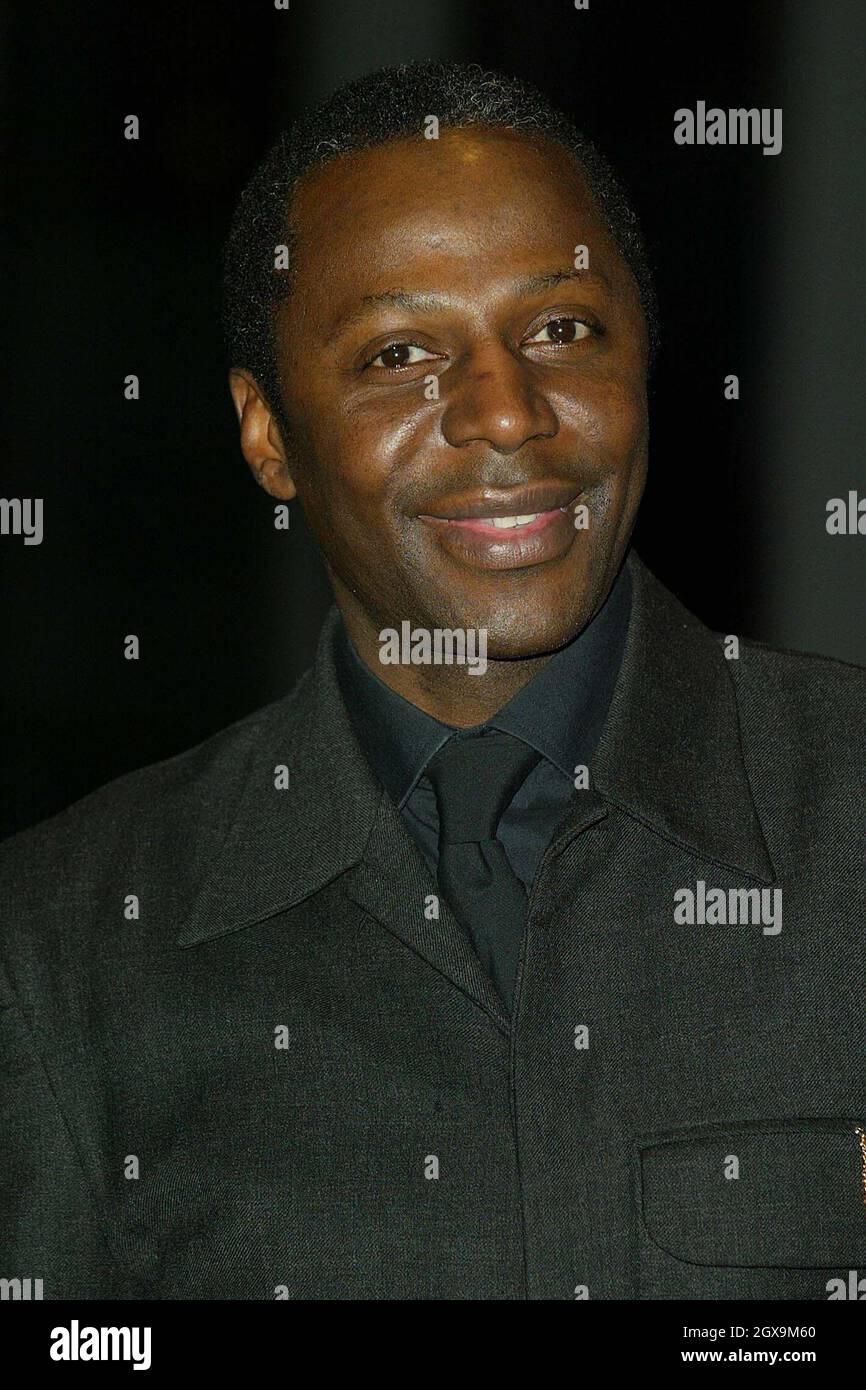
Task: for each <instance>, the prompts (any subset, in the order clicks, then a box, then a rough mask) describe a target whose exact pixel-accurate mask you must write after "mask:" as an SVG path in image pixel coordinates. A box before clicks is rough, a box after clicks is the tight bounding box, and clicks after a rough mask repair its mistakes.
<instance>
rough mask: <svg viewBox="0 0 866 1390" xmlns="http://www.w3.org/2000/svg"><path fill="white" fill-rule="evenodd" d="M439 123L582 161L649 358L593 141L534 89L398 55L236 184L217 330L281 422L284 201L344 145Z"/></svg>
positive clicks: (642, 250)
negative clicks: (528, 141)
mask: <svg viewBox="0 0 866 1390" xmlns="http://www.w3.org/2000/svg"><path fill="white" fill-rule="evenodd" d="M431 115H433V116H436V118H437V119H438V121H439V127H440V129H441V128H443V127H451V128H452V129H465V128H466V127H468V126H485V127H492V128H496V127H500V128H505V129H507V130H514V131H519V132H525V133H527V134H529V135H543V136H546V137H547V138H548V139H552V140H555V141H556V142H557V143H558V144H560V145H562V146H563V147H564V148H565V149H566V150H567V151H568V152H569V153H570V154H571V155H572V157H573V158H574V159H575V160H576V161H577V162H578V164H579V165H580V166H581V168H582V169H583V171H584V173H585V175H586V178H587V182H588V185H589V188H590V191H591V192H592V195H593V197H594V198H595V200H596V203H597V205H598V208H599V210H600V212H601V215H602V217H603V219H604V221H605V223H606V225H607V227H608V229H609V231H610V233H611V236H612V238H613V240H614V243H615V244H616V246H617V248H618V250H619V252H620V254H621V255H622V257H623V259H624V260H625V261H626V263H627V264H628V266H629V268H630V269H631V272H632V274H633V276H634V278H635V281H636V283H637V287H638V293H639V296H640V302H641V306H642V308H643V312H644V316H645V318H646V322H647V330H648V335H649V354H650V363H652V361H653V359H654V357H655V354H656V349H657V346H658V339H659V323H658V309H657V301H656V292H655V286H654V283H653V276H652V271H651V269H650V265H649V261H648V258H647V252H646V246H645V243H644V239H643V236H642V233H641V230H640V224H639V221H638V217H637V213H636V212H635V209H634V207H633V205H632V202H631V200H630V198H629V196H628V193H627V192H626V189H625V187H624V185H623V183H622V181H621V179H620V178H619V176H618V175H617V174H616V173H615V171H614V169H613V168H612V166H611V165H610V163H609V162H608V160H607V158H606V157H605V156H604V155H603V154H602V152H601V150H600V149H599V148H598V146H597V145H596V144H594V142H593V141H592V140H590V139H589V138H588V137H587V136H585V135H583V134H582V133H581V131H579V130H578V129H577V127H576V126H575V125H574V124H573V122H572V121H571V120H570V119H569V117H568V116H566V115H565V114H564V113H563V112H561V111H559V110H557V108H556V107H555V106H553V104H552V103H551V102H549V101H548V99H547V98H546V97H545V96H544V95H543V94H542V93H541V92H539V91H538V90H537V89H536V88H535V87H533V86H531V85H530V84H529V83H527V82H523V81H521V80H519V79H518V78H515V77H508V76H506V75H504V74H503V73H498V72H491V71H487V70H485V69H484V68H482V67H481V66H480V65H479V64H477V63H438V62H424V63H419V62H414V63H404V64H402V65H401V66H399V67H391V68H380V69H379V70H378V71H376V72H371V73H368V74H367V75H366V76H364V77H359V78H356V79H354V80H353V81H351V82H347V83H345V84H344V85H343V86H341V87H338V88H337V89H336V91H334V92H332V94H331V95H330V96H329V97H328V98H327V100H325V101H324V102H322V103H321V104H320V105H318V106H316V107H313V108H311V109H310V110H309V111H307V112H306V113H304V114H303V115H301V116H300V117H299V119H298V120H296V121H295V122H293V124H292V125H290V126H288V127H287V128H286V129H285V130H284V131H282V133H281V134H280V135H279V137H278V139H277V140H276V141H275V143H274V144H273V145H272V146H271V148H270V150H269V151H268V153H267V155H266V156H265V158H264V159H263V160H262V162H261V164H259V166H258V168H257V169H256V170H255V172H254V173H253V175H252V177H251V179H250V180H249V182H248V184H247V185H246V187H245V188H244V190H243V192H242V194H241V197H240V200H239V202H238V205H237V208H236V210H235V214H234V217H233V219H232V223H231V227H230V230H229V235H228V238H227V241H226V245H225V254H224V278H223V290H224V327H225V335H226V347H227V351H228V357H229V365H231V366H234V367H245V368H246V369H247V370H248V371H249V372H250V373H251V374H252V375H253V376H254V377H255V379H256V381H257V383H258V385H259V386H260V387H261V389H262V391H263V392H264V394H265V397H266V399H267V401H268V404H269V405H270V406H271V408H272V410H274V411H275V413H276V414H277V416H278V418H279V420H280V422H281V423H283V424H285V423H286V422H285V420H284V417H283V409H282V404H283V403H282V395H281V391H280V385H279V377H278V372H277V364H276V352H275V346H274V332H273V319H274V311H275V309H276V307H277V305H278V304H279V302H280V301H281V300H282V299H283V298H284V297H285V295H286V294H287V293H288V292H289V290H290V283H291V275H290V273H289V274H288V275H287V274H286V272H285V271H278V270H275V268H274V259H275V248H276V247H277V246H280V245H285V246H287V247H288V248H289V260H290V261H291V248H292V231H291V228H290V225H289V209H290V204H291V201H292V195H293V193H294V190H295V187H296V185H297V183H298V182H299V181H300V179H301V178H302V177H303V176H304V175H305V174H306V173H308V172H309V171H310V170H312V169H315V168H317V167H318V166H320V165H322V164H325V163H327V162H328V161H329V160H331V159H335V158H337V157H338V156H339V155H341V154H346V153H349V152H350V151H354V150H363V149H370V148H372V147H374V146H376V145H385V144H388V143H389V142H390V141H392V140H400V139H407V138H412V137H417V138H419V139H421V138H423V131H424V126H425V122H426V119H427V117H429V116H431Z"/></svg>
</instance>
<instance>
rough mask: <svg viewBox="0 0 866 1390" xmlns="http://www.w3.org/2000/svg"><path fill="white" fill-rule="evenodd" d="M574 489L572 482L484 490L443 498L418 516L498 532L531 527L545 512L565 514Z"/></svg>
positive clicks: (575, 495)
mask: <svg viewBox="0 0 866 1390" xmlns="http://www.w3.org/2000/svg"><path fill="white" fill-rule="evenodd" d="M577 496H578V490H577V489H575V486H574V484H573V483H570V484H568V485H567V486H565V487H563V485H562V484H540V485H539V484H537V485H535V486H533V487H526V488H511V489H508V490H505V489H500V488H486V489H484V490H483V491H482V492H475V493H472V494H464V495H463V496H462V497H451V498H443V499H442V501H441V502H436V503H433V504H432V505H430V506H429V507H426V508H425V509H424V510H423V511H422V512H419V513H418V516H419V518H420V519H421V520H423V521H448V522H452V523H454V524H455V525H459V526H463V525H470V524H474V523H478V522H481V523H484V524H486V525H488V526H489V527H490V526H493V524H494V523H495V522H496V521H499V522H500V529H506V528H507V527H508V526H514V525H515V524H517V525H520V526H524V525H532V524H533V523H534V522H535V521H536V518H539V517H542V516H544V515H546V514H548V513H551V514H552V513H555V512H558V511H565V510H566V509H567V508H568V507H569V506H570V505H571V504H572V503H573V502H575V501H576V499H577Z"/></svg>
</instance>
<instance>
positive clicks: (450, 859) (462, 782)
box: [427, 732, 540, 1008]
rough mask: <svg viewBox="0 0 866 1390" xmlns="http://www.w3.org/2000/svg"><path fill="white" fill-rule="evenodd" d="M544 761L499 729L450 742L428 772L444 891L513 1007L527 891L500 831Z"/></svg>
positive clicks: (438, 868) (501, 990)
mask: <svg viewBox="0 0 866 1390" xmlns="http://www.w3.org/2000/svg"><path fill="white" fill-rule="evenodd" d="M539 757H540V754H539V753H537V752H536V751H535V749H534V748H530V747H529V745H528V744H525V743H521V741H520V740H519V739H517V738H512V736H511V734H503V733H498V732H491V733H488V734H475V735H472V737H470V738H451V739H449V741H448V743H446V744H445V745H444V746H443V747H442V748H440V750H439V752H438V753H437V754H436V755H435V757H434V758H432V759H431V761H430V763H429V764H428V767H427V776H428V777H429V779H430V782H431V783H432V786H433V791H434V793H435V795H436V804H437V807H438V810H439V862H438V867H437V878H438V881H439V887H440V888H441V890H442V893H443V895H444V896H445V899H446V901H447V903H448V905H449V907H450V908H451V910H452V912H453V913H454V915H455V917H456V918H457V920H458V921H459V922H460V924H461V925H462V926H463V928H464V929H465V931H466V932H467V933H468V935H469V937H470V940H471V941H472V944H473V946H474V947H475V951H476V953H477V955H478V958H479V960H480V961H481V964H482V965H483V966H484V968H485V970H486V971H487V973H488V974H489V975H490V977H491V979H492V980H493V983H494V984H495V986H496V988H497V990H498V991H499V994H500V995H501V997H502V999H503V1001H504V1003H505V1005H506V1007H508V1008H510V1006H511V997H512V994H513V991H514V979H515V975H516V974H517V962H518V957H519V954H520V943H521V939H522V936H523V920H524V914H525V911H526V893H525V891H524V888H523V884H522V883H521V882H520V879H519V878H518V877H517V875H516V874H515V872H514V870H513V869H512V867H511V865H510V864H509V862H508V856H507V855H506V853H505V850H504V848H503V847H502V845H501V844H500V842H499V840H497V839H496V829H497V826H498V825H499V821H500V818H501V816H502V814H503V812H504V811H505V810H506V808H507V807H508V805H509V803H510V802H511V801H512V799H513V798H514V795H515V793H516V792H517V789H518V788H519V787H520V785H521V783H522V782H523V781H524V780H525V778H526V777H527V775H528V773H529V771H530V769H531V768H532V767H533V766H534V765H535V763H537V762H538V760H539Z"/></svg>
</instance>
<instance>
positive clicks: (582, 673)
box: [336, 565, 631, 893]
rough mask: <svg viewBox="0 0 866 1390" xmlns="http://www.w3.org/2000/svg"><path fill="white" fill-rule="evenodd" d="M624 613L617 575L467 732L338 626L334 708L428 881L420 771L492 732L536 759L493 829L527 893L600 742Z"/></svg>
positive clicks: (425, 790)
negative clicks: (352, 732) (393, 678)
mask: <svg viewBox="0 0 866 1390" xmlns="http://www.w3.org/2000/svg"><path fill="white" fill-rule="evenodd" d="M630 612H631V576H630V574H629V572H628V569H627V567H626V566H625V565H624V566H623V567H622V568H621V570H620V573H619V576H618V578H617V580H616V582H615V584H614V586H613V588H612V589H611V592H610V594H609V595H608V598H607V600H606V601H605V603H604V604H603V606H602V607H601V609H600V610H599V611H598V613H597V614H596V615H595V617H594V618H593V620H592V622H591V623H589V624H588V626H587V627H586V628H584V630H583V632H581V633H580V635H579V636H578V637H576V638H575V639H574V641H572V642H570V643H569V644H568V646H567V647H563V648H562V650H561V651H559V652H557V653H556V655H555V656H553V657H551V659H550V661H548V663H547V665H546V666H544V667H543V668H542V669H541V670H540V671H539V672H538V674H537V675H535V676H533V678H532V680H530V681H528V682H527V684H526V685H525V686H523V688H522V689H521V690H519V691H518V692H517V694H516V695H514V696H512V698H511V699H510V700H509V701H508V703H507V704H505V705H503V707H502V709H501V710H499V711H498V713H497V714H495V715H493V716H492V717H491V718H490V719H488V720H487V721H486V722H485V723H484V724H480V725H477V726H476V727H475V728H473V729H455V728H454V727H453V726H452V725H449V724H442V723H440V721H439V720H438V719H434V718H433V716H432V715H429V714H427V713H425V711H424V710H421V709H419V708H418V707H417V705H413V704H412V703H411V702H410V701H409V700H405V699H403V697H402V696H401V695H398V694H396V693H395V691H393V690H391V689H390V687H389V686H387V685H386V684H385V682H384V681H382V680H380V679H379V677H378V676H377V675H375V673H374V672H373V671H371V670H370V668H369V667H368V666H367V665H365V663H364V662H363V661H362V660H361V658H360V656H359V655H358V653H357V651H356V650H355V647H354V645H353V643H352V641H351V639H350V638H349V635H348V633H347V632H346V630H345V627H343V625H342V624H340V627H339V628H338V635H337V641H336V657H337V671H338V675H339V679H340V686H341V689H342V692H343V698H344V699H345V701H346V705H347V707H348V710H349V713H350V716H351V718H352V722H353V724H354V726H355V729H356V731H357V734H358V738H359V740H360V743H361V747H362V748H363V750H364V752H365V754H366V757H367V760H368V762H369V763H370V766H371V767H372V769H373V771H374V773H375V774H376V776H377V778H378V779H379V781H380V782H381V783H382V785H383V786H384V788H385V789H386V791H387V792H388V793H389V795H390V797H391V799H392V800H393V802H394V804H395V805H396V807H397V809H398V811H399V812H400V814H401V816H402V818H403V822H404V824H405V825H406V828H407V829H408V831H409V833H410V834H411V835H412V836H413V837H414V839H415V840H416V842H417V844H418V846H419V848H420V849H421V852H422V854H423V855H424V857H425V859H426V860H427V863H428V864H429V865H430V868H431V870H432V872H433V875H434V878H435V875H436V864H437V860H438V843H439V816H438V812H437V809H436V798H435V796H434V794H433V788H432V786H431V784H430V782H429V780H428V778H427V777H426V776H425V768H426V767H427V764H428V763H429V762H430V759H431V758H432V757H433V755H434V753H436V752H438V750H439V749H440V748H441V747H442V745H443V744H444V743H445V742H447V740H448V739H449V738H466V737H470V736H472V735H474V734H479V733H482V732H483V731H485V730H488V729H499V730H501V731H503V732H504V733H508V734H512V735H513V736H514V737H515V738H519V739H521V740H522V741H523V742H524V743H527V744H529V745H530V747H532V748H534V749H536V750H537V751H538V752H539V753H540V754H541V758H540V760H539V761H538V762H537V763H536V765H535V767H534V768H533V769H532V771H531V772H530V774H529V776H528V777H527V778H526V780H525V782H524V783H523V785H522V786H521V787H520V788H519V789H518V791H517V792H516V794H515V796H514V798H513V800H512V801H511V803H510V805H509V806H508V807H507V808H506V810H505V812H504V813H503V816H502V819H501V820H500V822H499V830H498V832H497V838H498V839H499V840H500V841H501V842H502V844H503V846H504V848H505V852H506V854H507V855H508V859H509V861H510V863H511V866H512V868H513V869H514V872H515V873H516V874H517V876H518V877H519V878H520V879H521V880H522V882H523V885H524V887H525V888H526V891H527V893H528V892H529V890H530V888H531V886H532V882H533V879H534V878H535V874H536V871H537V869H538V866H539V864H540V862H541V859H542V856H543V854H544V851H545V849H546V848H547V846H548V844H549V843H550V840H551V838H552V836H553V832H554V831H555V829H556V827H557V825H558V824H559V822H560V821H561V820H562V818H563V816H564V815H565V813H566V811H567V809H568V806H569V803H570V801H571V799H572V797H573V796H576V795H577V794H578V793H577V792H576V791H575V775H576V774H575V770H576V769H577V768H580V767H586V766H587V765H588V764H589V760H590V758H591V756H592V754H593V752H594V750H595V746H596V744H597V743H598V740H599V737H600V735H601V731H602V727H603V725H604V721H605V717H606V715H607V710H608V706H609V704H610V700H611V696H612V695H613V689H614V685H615V684H616V678H617V675H618V674H619V668H620V662H621V660H622V653H623V649H624V647H625V637H626V632H627V630H628V621H629V615H630Z"/></svg>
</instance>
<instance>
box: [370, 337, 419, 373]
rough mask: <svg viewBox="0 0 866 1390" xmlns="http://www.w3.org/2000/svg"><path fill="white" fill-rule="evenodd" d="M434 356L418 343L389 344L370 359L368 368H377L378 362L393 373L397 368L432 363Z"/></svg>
mask: <svg viewBox="0 0 866 1390" xmlns="http://www.w3.org/2000/svg"><path fill="white" fill-rule="evenodd" d="M433 356H434V355H433V353H432V352H427V351H426V349H425V348H421V347H418V344H417V343H389V344H388V346H387V347H384V348H382V351H381V352H377V353H376V356H375V357H371V358H370V361H369V362H368V363H367V366H368V367H372V366H375V364H376V363H377V362H378V363H379V364H380V365H381V366H382V367H385V368H386V370H388V371H392V370H393V369H394V368H395V367H396V368H399V367H414V365H415V363H416V362H425V361H430V362H432V361H433Z"/></svg>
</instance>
